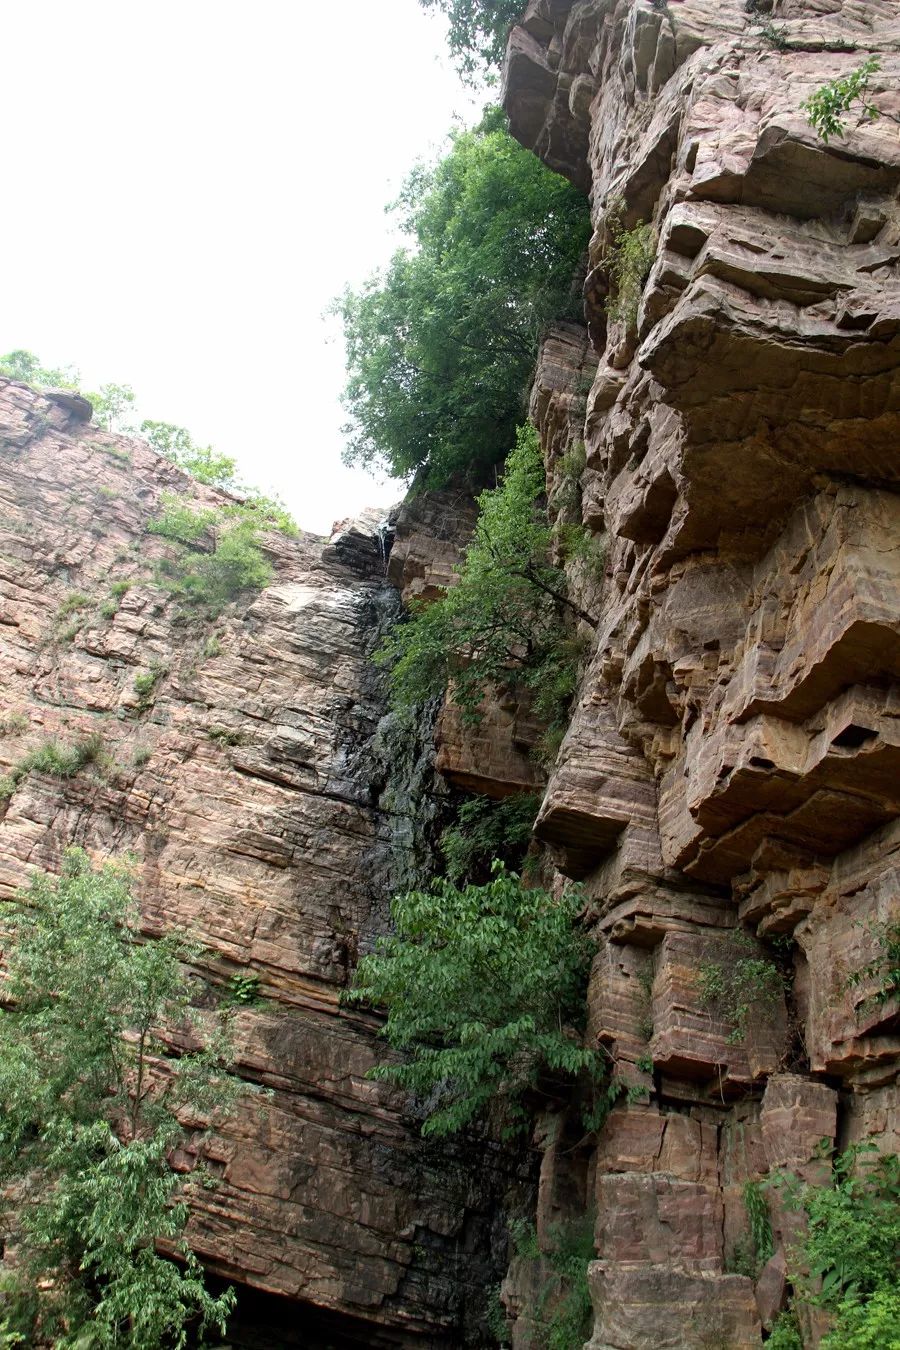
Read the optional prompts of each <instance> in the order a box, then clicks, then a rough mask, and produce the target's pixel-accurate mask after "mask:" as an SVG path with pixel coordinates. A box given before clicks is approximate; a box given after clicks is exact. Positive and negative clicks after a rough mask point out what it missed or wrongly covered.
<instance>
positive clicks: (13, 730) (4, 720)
mask: <svg viewBox="0 0 900 1350" xmlns="http://www.w3.org/2000/svg"><path fill="white" fill-rule="evenodd" d="M29 726H30V723H29V720H28V714H27V713H23V712H10V713H6V714H5V715H4V716H3V717H0V736H10V737H12V736H21V735H22V732H23V731H27V730H28V727H29Z"/></svg>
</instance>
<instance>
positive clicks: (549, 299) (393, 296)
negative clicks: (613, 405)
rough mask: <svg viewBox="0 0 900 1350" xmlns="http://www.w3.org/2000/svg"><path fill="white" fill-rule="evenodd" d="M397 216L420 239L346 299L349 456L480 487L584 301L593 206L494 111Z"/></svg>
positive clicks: (423, 172)
mask: <svg viewBox="0 0 900 1350" xmlns="http://www.w3.org/2000/svg"><path fill="white" fill-rule="evenodd" d="M397 209H398V211H399V213H400V223H401V226H402V228H403V229H404V230H405V231H406V232H407V233H408V234H409V235H411V236H412V238H413V239H414V241H415V247H414V248H413V249H403V250H400V251H399V252H398V253H396V254H395V255H394V257H393V259H392V261H391V263H390V265H389V267H388V269H387V271H386V272H385V273H383V274H380V275H376V276H375V277H373V278H372V279H371V280H370V281H369V282H368V283H367V284H366V285H365V286H363V287H362V289H360V290H359V291H356V292H353V291H349V290H348V291H346V292H345V294H344V295H343V297H342V298H341V300H340V301H338V302H337V304H336V308H337V310H338V312H339V313H340V315H341V317H342V319H343V324H344V335H345V342H346V349H347V370H348V372H349V378H348V382H347V386H346V389H345V394H344V403H345V407H346V408H347V410H348V412H349V414H350V419H351V420H350V424H349V426H348V427H347V428H346V429H345V430H346V434H347V436H348V450H347V452H346V458H347V459H348V460H349V461H350V462H352V463H363V464H369V463H373V462H377V463H384V464H385V465H386V466H387V467H388V469H389V471H390V472H391V473H392V474H396V475H398V476H401V477H403V476H405V475H407V474H410V473H412V472H414V471H416V470H419V469H422V468H423V467H427V470H428V478H429V482H430V483H431V485H438V484H440V483H441V482H444V481H446V480H447V479H448V478H449V477H450V476H451V475H452V474H453V473H456V472H467V473H472V474H473V475H474V477H475V480H476V481H477V480H478V476H479V475H482V479H481V481H484V479H483V475H484V473H485V471H486V469H487V468H489V467H490V466H491V465H493V464H495V463H497V461H498V460H499V459H500V458H501V457H502V455H503V454H505V452H506V451H507V450H508V448H509V446H510V445H511V444H512V441H513V436H514V430H515V425H516V422H517V421H519V420H520V419H521V416H522V406H523V397H524V392H525V389H526V386H527V384H528V380H529V378H530V375H531V371H532V367H533V365H534V359H535V354H536V352H537V345H538V340H539V336H540V333H541V330H542V328H543V327H544V325H545V324H546V323H547V322H548V321H549V320H552V319H555V318H559V317H563V316H565V315H566V314H567V313H570V312H571V311H572V310H573V308H577V310H578V312H579V313H580V310H581V305H580V300H576V299H575V298H574V297H573V294H572V280H573V275H574V273H575V271H576V269H577V267H578V263H579V259H580V257H581V254H582V252H583V250H584V249H585V247H586V245H587V240H588V235H589V231H590V223H589V217H588V208H587V202H586V201H585V199H584V197H583V196H582V195H581V194H580V193H579V192H578V191H576V189H575V188H573V187H572V186H571V185H570V184H569V183H566V182H565V181H564V180H563V179H562V178H559V177H558V176H557V175H556V174H553V173H551V172H550V171H549V170H548V169H545V168H544V166H543V165H542V164H541V163H540V162H539V161H538V160H537V159H536V158H535V156H534V155H532V154H531V153H530V152H529V151H527V150H524V149H523V148H522V147H521V146H520V145H519V144H518V143H517V142H516V141H514V140H513V139H512V137H511V136H510V135H509V134H508V133H507V131H506V130H505V129H504V128H503V125H502V114H500V113H499V111H498V110H493V111H491V112H490V113H489V114H488V115H487V116H486V117H485V119H484V121H483V122H482V124H481V126H480V127H478V128H477V129H476V130H474V131H469V132H463V133H458V134H456V135H454V136H453V138H452V143H451V149H450V153H449V154H448V155H446V156H445V157H444V158H443V159H442V160H441V161H440V162H439V163H438V164H437V165H436V166H435V167H434V168H432V169H427V168H424V167H420V168H419V169H417V170H416V171H414V172H413V174H411V176H410V178H409V179H408V180H407V182H406V184H405V186H404V188H403V191H402V193H401V195H400V199H399V202H398V203H397Z"/></svg>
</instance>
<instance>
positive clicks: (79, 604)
mask: <svg viewBox="0 0 900 1350" xmlns="http://www.w3.org/2000/svg"><path fill="white" fill-rule="evenodd" d="M90 603H91V600H90V596H88V595H83V594H82V593H81V591H70V592H69V594H68V595H67V596H66V597H65V598H64V599H63V600H62V602H61V603H60V606H59V609H58V610H57V611H56V617H57V619H67V618H68V617H69V615H70V614H74V613H75V611H76V610H79V609H86V608H87V606H88V605H89V604H90Z"/></svg>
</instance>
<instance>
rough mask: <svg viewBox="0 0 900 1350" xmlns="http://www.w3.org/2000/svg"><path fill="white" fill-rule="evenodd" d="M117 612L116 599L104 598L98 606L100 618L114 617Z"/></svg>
mask: <svg viewBox="0 0 900 1350" xmlns="http://www.w3.org/2000/svg"><path fill="white" fill-rule="evenodd" d="M118 612H119V602H118V600H104V601H103V604H102V605H101V606H100V617H101V619H114V618H115V617H116V615H117V614H118Z"/></svg>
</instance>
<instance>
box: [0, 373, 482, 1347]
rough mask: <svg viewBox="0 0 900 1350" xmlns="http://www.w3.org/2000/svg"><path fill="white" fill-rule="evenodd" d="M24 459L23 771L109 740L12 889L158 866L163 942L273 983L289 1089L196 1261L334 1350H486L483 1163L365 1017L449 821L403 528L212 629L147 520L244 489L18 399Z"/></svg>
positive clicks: (13, 575) (17, 696)
mask: <svg viewBox="0 0 900 1350" xmlns="http://www.w3.org/2000/svg"><path fill="white" fill-rule="evenodd" d="M0 440H2V455H0V680H2V687H3V713H2V717H0V727H2V733H0V771H8V770H9V769H10V768H11V767H12V766H14V765H15V764H16V763H17V762H18V761H19V760H20V759H21V757H22V756H23V754H24V753H25V752H27V751H28V750H29V749H31V748H33V747H36V746H38V745H40V744H42V743H43V742H44V741H45V740H46V739H47V738H48V737H55V738H57V739H58V740H60V741H62V742H65V743H70V742H74V741H77V740H78V739H79V738H83V737H85V736H88V735H94V736H96V737H98V738H99V741H100V744H101V746H102V751H101V753H100V754H99V755H98V756H97V757H96V758H95V760H94V762H93V763H91V764H89V765H87V766H85V768H84V769H83V770H82V771H81V772H79V773H78V774H76V775H75V776H74V777H72V778H70V779H66V780H60V779H58V778H53V777H51V776H48V775H47V774H43V773H38V772H32V773H31V774H29V775H28V776H27V777H25V778H24V779H23V780H22V781H21V782H20V783H19V785H18V786H17V787H16V789H15V791H14V792H12V794H11V795H10V796H9V797H8V799H6V800H4V801H3V802H2V805H0V895H2V896H3V897H9V896H10V895H11V894H12V893H13V892H14V890H15V889H16V888H17V887H18V886H20V885H22V883H23V882H24V881H25V880H26V879H27V876H28V873H29V871H30V870H31V869H33V868H35V867H46V868H49V869H51V870H53V869H55V868H56V867H58V865H59V861H60V854H61V852H62V850H63V849H64V848H65V847H66V846H67V845H68V844H72V843H76V844H80V845H82V846H83V847H84V848H86V849H87V850H88V852H89V853H90V854H91V855H92V856H93V857H94V858H96V859H98V860H99V859H102V858H105V857H109V856H111V855H119V854H125V853H130V854H132V855H133V856H134V858H135V860H136V877H137V889H138V894H139V897H140V902H141V907H142V912H143V918H144V926H145V929H146V931H147V933H148V934H149V935H153V934H156V933H159V932H161V931H164V930H167V929H170V928H173V927H177V928H180V929H184V930H186V931H187V932H188V933H189V935H190V936H191V937H192V938H193V939H194V940H196V941H198V942H200V943H202V944H203V946H204V948H205V954H204V956H203V960H202V963H201V972H200V973H201V974H202V977H203V979H204V980H205V981H206V982H207V984H208V992H207V994H206V998H207V999H210V1000H215V999H217V998H219V997H221V995H222V994H223V993H225V991H226V989H227V986H228V982H229V980H230V978H231V977H232V976H233V975H236V974H240V975H241V976H254V977H256V978H257V979H258V981H259V994H260V1000H259V1002H258V1003H257V1004H255V1005H254V1006H253V1007H249V1008H246V1009H244V1010H242V1011H241V1012H240V1014H239V1016H238V1018H237V1033H238V1034H237V1062H238V1067H239V1070H240V1072H241V1073H242V1074H244V1075H246V1076H247V1077H248V1079H250V1080H252V1081H255V1082H258V1083H262V1084H264V1085H266V1086H267V1087H270V1088H271V1089H272V1092H273V1095H272V1097H271V1099H270V1100H269V1101H267V1102H266V1104H265V1106H264V1108H263V1109H262V1110H260V1109H259V1108H258V1104H257V1103H255V1102H247V1103H246V1104H244V1105H243V1106H242V1107H241V1108H240V1110H238V1111H237V1112H236V1113H235V1115H234V1118H233V1119H232V1120H230V1121H229V1122H228V1123H227V1126H226V1127H224V1129H223V1130H222V1132H221V1134H220V1135H219V1136H218V1137H217V1139H216V1140H215V1142H214V1146H213V1164H214V1166H215V1169H216V1170H217V1172H218V1173H219V1175H220V1185H219V1186H218V1187H217V1189H215V1190H213V1191H203V1192H201V1194H200V1197H199V1198H198V1201H197V1204H196V1206H195V1208H194V1212H193V1216H192V1219H191V1224H190V1228H189V1237H190V1240H191V1242H192V1244H193V1246H194V1248H195V1250H196V1251H197V1252H198V1254H199V1255H200V1256H201V1257H202V1258H203V1260H204V1261H205V1263H206V1264H207V1265H208V1266H209V1267H210V1268H211V1269H212V1270H213V1271H215V1272H218V1273H220V1274H222V1275H224V1276H226V1277H228V1278H230V1279H234V1280H236V1281H238V1282H240V1283H241V1284H242V1285H244V1286H252V1287H253V1288H254V1289H255V1290H257V1291H264V1292H268V1293H272V1294H279V1295H286V1296H288V1297H289V1298H290V1299H293V1300H297V1308H298V1311H297V1313H296V1314H295V1317H296V1318H300V1319H302V1318H303V1317H304V1316H307V1315H309V1316H310V1317H314V1316H315V1317H319V1318H321V1317H325V1319H326V1320H325V1322H324V1323H323V1324H322V1329H321V1336H322V1338H323V1339H322V1341H321V1343H322V1344H327V1343H330V1342H329V1339H328V1337H329V1336H331V1335H337V1334H338V1329H339V1328H344V1330H345V1331H346V1330H347V1329H348V1328H351V1327H353V1328H356V1330H355V1331H354V1332H353V1337H354V1338H355V1343H361V1344H367V1345H368V1344H371V1345H376V1344H394V1345H401V1344H410V1345H412V1344H419V1345H428V1346H431V1345H438V1344H440V1345H456V1344H459V1343H460V1338H462V1337H463V1336H464V1335H465V1334H466V1333H465V1332H464V1330H463V1326H462V1321H463V1304H464V1301H465V1299H466V1298H467V1297H468V1294H467V1292H466V1290H467V1287H468V1289H469V1290H470V1291H471V1290H472V1289H473V1288H474V1287H475V1286H477V1285H478V1284H480V1283H481V1282H482V1276H483V1272H484V1261H485V1259H486V1255H485V1253H486V1250H487V1248H486V1241H487V1233H488V1228H489V1225H490V1223H491V1222H492V1218H491V1214H492V1208H493V1202H492V1201H488V1200H487V1199H486V1198H485V1200H484V1203H482V1202H481V1201H479V1200H476V1199H475V1192H476V1190H477V1189H478V1187H477V1185H476V1187H475V1189H472V1187H471V1185H470V1180H469V1178H468V1177H467V1176H466V1172H467V1170H468V1169H469V1166H470V1164H469V1163H467V1162H464V1161H463V1159H464V1157H465V1155H464V1154H461V1155H460V1156H459V1159H458V1161H457V1162H456V1163H452V1162H451V1160H450V1155H448V1154H446V1153H445V1154H441V1153H438V1152H436V1151H435V1150H434V1149H433V1148H430V1147H426V1146H425V1145H424V1144H423V1143H422V1141H421V1140H420V1139H419V1137H418V1127H417V1124H416V1122H415V1121H413V1120H410V1119H409V1118H408V1116H407V1115H406V1110H405V1105H404V1102H403V1101H402V1099H400V1098H398V1097H397V1096H396V1095H394V1094H392V1093H391V1092H390V1091H388V1090H387V1089H386V1088H385V1086H383V1085H381V1084H378V1083H375V1082H372V1081H371V1080H370V1079H369V1078H368V1077H367V1075H368V1072H369V1070H370V1069H371V1068H372V1067H373V1065H374V1064H375V1063H376V1062H378V1060H379V1059H380V1058H381V1057H382V1056H383V1053H384V1050H383V1047H382V1046H381V1045H379V1044H378V1042H377V1041H376V1040H375V1032H376V1030H377V1025H378V1024H377V1020H376V1019H375V1018H374V1017H373V1016H372V1015H369V1014H364V1013H361V1012H348V1011H345V1010H343V1009H342V1008H341V1007H340V1004H339V998H340V994H341V991H342V990H343V989H344V988H345V986H346V984H347V981H348V973H349V970H350V968H351V966H352V964H353V962H354V960H355V955H356V952H357V950H358V948H359V947H360V946H361V945H365V944H368V943H370V942H371V941H372V937H373V933H374V932H375V931H376V930H377V928H378V926H379V925H380V924H381V923H382V922H383V918H382V915H383V912H384V908H385V904H386V898H387V895H388V894H389V889H388V888H389V887H390V886H391V884H392V878H393V877H394V876H395V875H399V874H402V872H403V869H404V868H406V869H408V868H409V867H410V866H412V865H413V864H412V863H411V862H410V857H411V850H412V842H413V840H414V838H415V835H416V830H417V829H418V828H419V824H418V823H417V812H419V810H420V809H421V808H420V806H419V804H418V799H417V798H416V797H415V794H414V791H413V789H412V787H411V786H410V785H409V784H407V785H406V786H405V787H404V782H403V779H402V774H401V773H400V772H399V771H400V769H401V764H400V762H399V761H400V758H402V757H400V756H398V754H397V753H396V752H393V751H392V749H391V746H390V720H389V719H388V720H387V721H386V722H383V720H382V719H383V712H384V709H383V701H382V691H381V688H380V683H379V678H378V677H377V676H376V675H375V673H374V671H373V669H372V667H371V665H370V664H369V660H368V652H369V650H370V648H371V646H372V643H373V641H374V640H375V639H376V638H377V633H378V629H379V626H380V625H382V624H383V623H384V622H387V621H389V619H390V617H391V615H392V614H394V613H396V609H397V602H396V598H395V596H394V593H393V591H392V589H391V588H390V587H388V586H387V585H386V583H385V581H384V578H383V566H382V561H381V557H380V552H379V548H378V529H377V524H378V522H377V520H376V519H375V518H374V517H372V518H371V519H367V520H364V521H362V522H361V523H358V524H356V525H352V526H344V527H342V528H341V530H340V531H339V533H338V534H337V535H336V536H335V538H334V539H333V540H332V541H331V543H330V544H328V543H327V542H326V541H324V540H320V539H316V538H313V537H304V538H299V539H290V538H287V537H285V536H283V535H279V534H272V535H267V536H266V537H265V540H264V548H265V553H266V556H267V557H268V559H269V560H270V561H271V563H272V567H273V573H274V574H273V578H272V582H271V584H270V585H269V586H267V587H266V588H265V589H264V590H262V591H261V592H259V593H256V594H252V593H251V594H247V595H245V596H243V597H241V598H240V599H239V600H238V601H236V602H235V603H234V604H233V605H231V606H229V608H228V609H227V610H226V611H225V612H224V613H223V614H222V616H221V617H220V618H219V619H218V620H216V621H215V622H214V623H210V622H207V621H206V620H204V619H203V617H202V616H201V615H200V614H199V613H196V612H194V613H185V614H182V613H180V612H179V608H178V605H177V603H176V602H175V601H173V600H172V599H171V598H170V597H168V596H167V594H166V593H165V592H164V591H163V590H161V589H160V588H159V586H157V585H156V584H155V580H154V573H153V568H154V564H155V563H156V561H157V560H158V559H160V558H161V557H163V556H165V555H166V554H167V553H169V552H171V549H170V546H169V545H168V544H167V542H166V541H165V540H163V539H161V538H159V537H158V536H154V535H152V534H148V533H147V532H146V526H147V523H148V521H149V520H150V518H151V517H152V515H153V514H154V513H156V512H157V511H158V507H159V502H160V495H161V493H162V492H163V491H164V490H168V491H175V492H177V493H180V494H182V495H187V496H188V498H189V499H192V500H197V501H200V502H202V503H203V504H204V505H215V504H217V503H218V502H220V501H221V500H222V498H221V497H220V496H219V495H218V494H216V493H215V492H213V491H211V490H209V489H206V488H202V487H199V486H197V485H196V484H192V483H191V482H190V481H189V480H188V479H187V478H186V476H185V475H184V474H183V473H181V472H180V471H179V470H177V469H175V468H174V467H173V466H171V465H169V464H167V463H166V461H164V460H161V459H160V458H159V457H158V456H156V455H155V454H154V453H152V452H151V451H150V449H149V448H148V447H147V446H146V445H144V444H142V443H141V442H140V441H136V440H134V441H132V440H128V439H127V438H122V437H116V436H112V435H110V434H108V433H106V432H104V431H102V430H100V429H98V428H96V427H94V426H91V425H86V424H85V422H84V419H83V417H82V415H81V410H80V407H78V406H75V407H74V408H73V407H72V406H71V403H70V401H69V400H63V399H60V398H58V397H56V396H55V395H50V396H44V395H41V394H37V393H35V392H33V391H32V390H30V389H27V388H26V387H24V386H22V385H18V384H11V383H9V382H7V381H3V380H0ZM117 582H121V583H122V584H123V585H124V583H126V582H127V583H128V589H127V590H126V592H125V594H123V595H122V596H121V597H119V598H118V599H117V600H116V599H115V597H113V595H112V592H111V587H112V586H113V583H117ZM104 606H105V608H104ZM63 611H65V613H64V617H60V616H61V614H62V612H63ZM151 672H152V673H153V674H154V675H155V677H156V678H155V680H154V682H153V686H152V689H151V690H150V692H149V693H147V692H146V691H145V692H144V693H143V695H142V694H140V693H139V692H137V691H136V690H135V677H136V676H137V675H139V674H142V673H143V674H146V673H151ZM376 733H377V735H376ZM379 746H380V747H381V748H380V749H379ZM404 794H405V795H404ZM382 803H383V806H382ZM398 869H399V872H398ZM472 1165H473V1166H474V1165H475V1164H474V1163H473V1164H472ZM448 1169H449V1170H448ZM454 1178H455V1179H454ZM504 1184H505V1183H504ZM485 1197H486V1193H485ZM478 1252H480V1253H481V1255H476V1253H478ZM473 1262H474V1264H472V1263H473ZM477 1267H480V1269H477ZM467 1271H468V1272H469V1273H466V1272H467ZM267 1306H268V1305H267ZM469 1315H470V1317H471V1318H472V1319H473V1321H474V1322H476V1323H477V1322H478V1318H479V1314H478V1311H477V1303H476V1304H472V1307H471V1312H470V1314H469ZM265 1316H268V1313H266V1314H265ZM329 1317H330V1318H331V1319H332V1321H331V1322H329V1321H328V1318H329ZM335 1319H337V1320H335ZM314 1324H315V1325H316V1326H319V1325H320V1323H319V1322H318V1321H315V1323H314ZM310 1325H313V1323H311V1324H310ZM329 1327H331V1328H332V1330H331V1331H330V1332H329V1330H328V1328H329ZM272 1343H273V1344H276V1343H280V1342H279V1341H278V1339H277V1337H275V1339H274V1340H273V1342H272Z"/></svg>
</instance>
